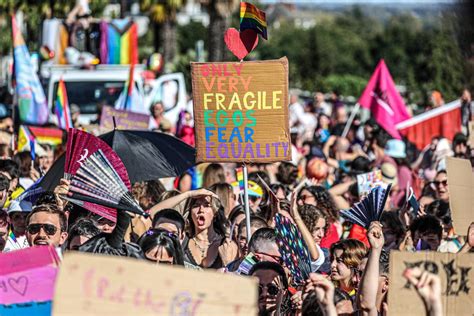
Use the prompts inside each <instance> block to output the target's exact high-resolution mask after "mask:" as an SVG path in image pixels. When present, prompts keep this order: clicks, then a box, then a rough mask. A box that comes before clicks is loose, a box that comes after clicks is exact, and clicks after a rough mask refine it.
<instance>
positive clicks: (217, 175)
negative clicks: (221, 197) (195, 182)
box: [202, 163, 225, 188]
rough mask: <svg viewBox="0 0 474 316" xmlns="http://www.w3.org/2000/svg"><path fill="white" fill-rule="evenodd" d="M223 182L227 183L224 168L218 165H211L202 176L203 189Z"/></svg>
mask: <svg viewBox="0 0 474 316" xmlns="http://www.w3.org/2000/svg"><path fill="white" fill-rule="evenodd" d="M221 182H225V172H224V168H223V167H222V165H220V164H218V163H211V164H210V165H209V166H207V167H206V169H205V170H204V173H203V175H202V187H203V188H209V187H210V186H211V185H213V184H215V183H221Z"/></svg>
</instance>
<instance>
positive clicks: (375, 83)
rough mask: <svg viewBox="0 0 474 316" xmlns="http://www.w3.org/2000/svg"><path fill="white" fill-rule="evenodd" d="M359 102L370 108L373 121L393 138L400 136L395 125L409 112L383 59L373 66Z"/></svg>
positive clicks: (407, 115)
mask: <svg viewBox="0 0 474 316" xmlns="http://www.w3.org/2000/svg"><path fill="white" fill-rule="evenodd" d="M359 104H360V105H361V106H362V107H363V108H366V109H370V111H371V112H372V116H373V117H374V118H375V121H376V122H377V123H378V124H379V125H380V126H381V127H382V128H383V129H384V130H385V131H387V133H389V134H390V135H391V136H392V137H394V138H397V139H400V138H401V136H400V133H399V132H398V130H397V129H396V128H395V125H396V124H398V123H400V122H403V121H405V120H407V119H409V118H410V114H408V112H407V109H406V106H405V102H403V99H402V96H401V95H400V93H399V92H398V90H397V89H396V87H395V83H394V82H393V79H392V76H391V75H390V72H389V71H388V68H387V66H386V65H385V61H384V60H383V59H381V60H380V62H379V64H378V65H377V68H375V71H374V73H373V74H372V77H371V78H370V80H369V83H368V84H367V86H366V87H365V89H364V92H363V93H362V96H361V97H360V99H359Z"/></svg>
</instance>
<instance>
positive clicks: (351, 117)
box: [341, 102, 360, 137]
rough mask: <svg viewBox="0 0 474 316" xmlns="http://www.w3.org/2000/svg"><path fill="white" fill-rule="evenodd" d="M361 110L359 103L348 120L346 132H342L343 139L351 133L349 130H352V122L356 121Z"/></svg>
mask: <svg viewBox="0 0 474 316" xmlns="http://www.w3.org/2000/svg"><path fill="white" fill-rule="evenodd" d="M359 109H360V104H359V102H357V103H356V104H355V107H354V108H353V109H352V112H351V116H350V117H349V119H348V120H347V123H346V126H345V127H344V131H343V132H342V135H341V136H342V137H346V136H347V134H348V133H349V129H350V128H351V125H352V121H354V118H355V116H356V115H357V113H359Z"/></svg>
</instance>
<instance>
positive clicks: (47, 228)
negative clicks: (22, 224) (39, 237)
mask: <svg viewBox="0 0 474 316" xmlns="http://www.w3.org/2000/svg"><path fill="white" fill-rule="evenodd" d="M41 228H43V230H44V232H45V233H46V234H47V235H49V236H53V235H54V234H56V232H57V231H58V228H57V227H56V226H54V225H51V224H30V225H28V233H30V234H32V235H33V234H38V233H39V232H40V230H41Z"/></svg>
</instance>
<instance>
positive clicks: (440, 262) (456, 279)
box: [388, 251, 474, 316]
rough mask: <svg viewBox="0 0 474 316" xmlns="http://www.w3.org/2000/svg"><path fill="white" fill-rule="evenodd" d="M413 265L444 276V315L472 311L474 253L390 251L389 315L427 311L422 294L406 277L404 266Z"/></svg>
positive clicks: (442, 294) (448, 315)
mask: <svg viewBox="0 0 474 316" xmlns="http://www.w3.org/2000/svg"><path fill="white" fill-rule="evenodd" d="M414 267H418V268H420V269H422V270H426V271H429V272H431V273H434V274H436V275H438V276H439V277H440V278H441V301H442V304H443V315H445V316H450V315H452V316H460V315H472V311H473V310H474V291H473V290H472V289H473V288H474V275H473V274H474V269H473V267H474V254H452V253H439V252H433V251H429V252H428V251H426V252H417V253H410V252H400V251H391V252H390V277H389V280H390V290H389V291H388V306H389V310H388V313H389V315H390V316H392V315H401V316H407V315H426V313H425V306H424V304H423V301H422V300H421V298H420V296H419V295H418V294H417V293H416V290H415V289H414V288H413V286H412V285H411V284H410V283H409V282H408V281H407V279H405V278H404V277H403V272H404V271H405V269H407V268H414Z"/></svg>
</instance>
